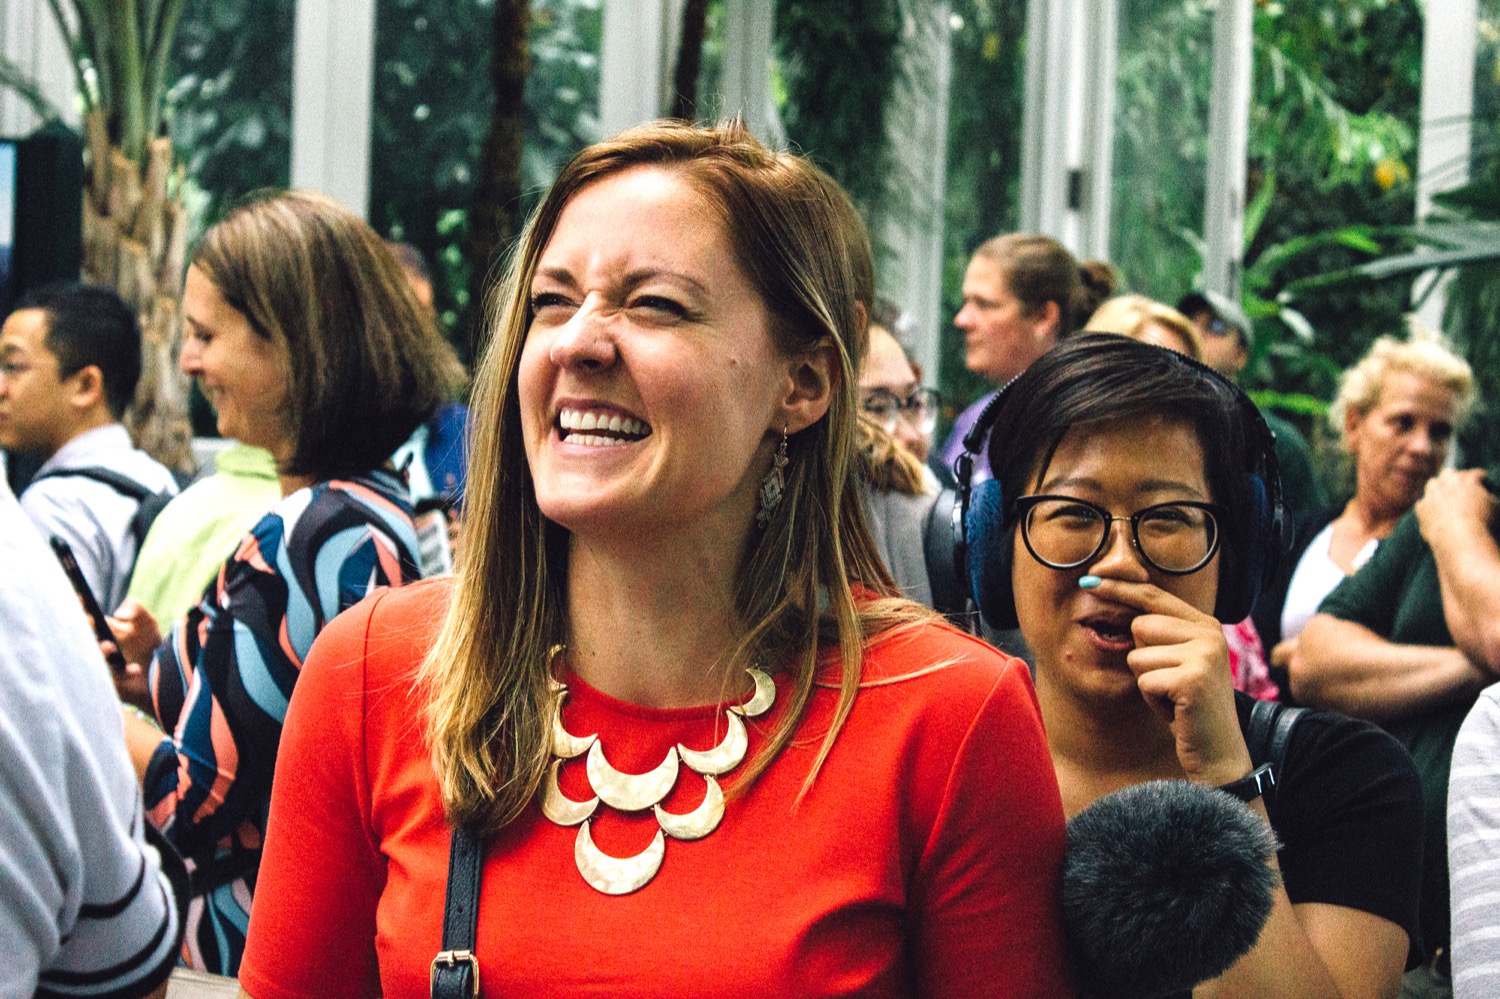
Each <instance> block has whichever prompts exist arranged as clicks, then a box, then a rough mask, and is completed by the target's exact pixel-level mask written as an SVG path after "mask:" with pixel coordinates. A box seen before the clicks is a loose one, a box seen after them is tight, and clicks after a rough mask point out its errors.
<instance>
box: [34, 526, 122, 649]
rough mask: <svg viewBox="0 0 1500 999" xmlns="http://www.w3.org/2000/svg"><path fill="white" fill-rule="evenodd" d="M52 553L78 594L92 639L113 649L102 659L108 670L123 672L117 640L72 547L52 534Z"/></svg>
mask: <svg viewBox="0 0 1500 999" xmlns="http://www.w3.org/2000/svg"><path fill="white" fill-rule="evenodd" d="M52 552H53V554H55V555H56V556H57V560H58V561H59V562H61V563H62V567H63V572H64V573H66V574H67V576H68V582H70V583H72V584H73V592H74V593H77V594H78V599H79V600H80V601H81V602H82V603H83V611H84V613H85V614H87V615H88V616H89V621H90V622H91V623H92V624H93V626H94V637H95V638H97V639H99V641H101V642H109V643H110V645H111V646H112V647H113V651H111V652H110V653H109V654H108V655H106V656H105V657H104V658H105V660H106V661H107V662H108V663H109V668H110V669H112V670H114V671H115V672H116V673H123V672H125V657H124V656H123V655H121V654H120V649H119V639H117V638H115V634H114V632H112V631H110V630H109V624H108V623H107V622H106V621H105V620H104V610H103V609H102V608H101V607H100V606H99V601H98V599H97V598H96V597H95V596H94V591H93V590H91V589H89V581H88V580H86V579H84V578H83V570H82V569H80V568H78V559H77V558H75V557H74V555H73V548H72V546H71V545H69V544H68V543H67V542H66V541H64V540H63V539H62V538H59V537H58V536H57V535H55V534H54V535H53V536H52Z"/></svg>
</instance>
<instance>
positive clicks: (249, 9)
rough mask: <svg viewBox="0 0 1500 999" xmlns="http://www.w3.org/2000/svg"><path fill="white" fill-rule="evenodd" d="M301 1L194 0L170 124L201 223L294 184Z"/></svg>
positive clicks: (175, 55) (175, 57)
mask: <svg viewBox="0 0 1500 999" xmlns="http://www.w3.org/2000/svg"><path fill="white" fill-rule="evenodd" d="M294 16H295V9H294V0H259V2H257V3H253V4H238V3H236V4H230V3H224V2H223V0H186V2H185V3H184V5H183V11H182V21H181V23H180V24H179V26H178V31H177V37H176V40H175V41H174V42H173V46H172V58H171V77H172V79H173V80H174V82H173V83H172V86H171V88H170V89H169V90H168V91H167V94H166V105H167V130H168V133H169V134H170V135H171V136H172V143H173V145H174V146H175V147H176V149H177V151H178V155H179V156H180V157H181V158H182V162H183V163H184V164H185V165H186V167H187V171H188V176H189V178H191V184H192V186H193V187H194V188H195V189H196V191H197V192H199V193H198V195H197V196H196V197H190V198H189V204H190V206H191V207H192V208H193V210H194V211H195V214H196V216H197V223H198V225H197V226H196V229H197V230H198V231H201V230H202V229H203V228H204V227H205V226H207V225H211V224H212V223H213V222H215V221H217V220H218V219H220V218H222V217H223V215H224V213H225V211H227V210H228V208H229V207H230V206H231V205H233V204H234V203H235V202H236V201H239V200H240V199H241V198H243V197H244V196H245V195H246V194H249V193H250V192H252V191H255V190H258V189H260V188H266V187H286V186H287V184H289V183H290V181H291V145H292V140H291V133H292V33H293V18H294Z"/></svg>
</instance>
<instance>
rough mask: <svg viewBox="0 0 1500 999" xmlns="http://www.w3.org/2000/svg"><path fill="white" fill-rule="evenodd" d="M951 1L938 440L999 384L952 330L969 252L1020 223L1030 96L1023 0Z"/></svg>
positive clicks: (1024, 4)
mask: <svg viewBox="0 0 1500 999" xmlns="http://www.w3.org/2000/svg"><path fill="white" fill-rule="evenodd" d="M951 8H952V12H953V14H952V19H951V22H950V26H951V28H952V31H953V34H952V40H953V62H952V72H953V77H952V82H951V85H950V87H949V91H948V92H949V102H948V179H947V191H946V202H947V203H946V211H945V217H944V222H943V247H944V251H943V314H942V327H941V328H940V329H939V331H938V343H939V347H940V352H939V357H940V361H939V374H940V376H941V380H940V382H939V388H941V389H942V393H943V415H944V417H945V420H944V423H943V425H942V426H940V427H939V428H938V440H942V439H943V437H944V435H946V433H947V425H948V423H949V422H950V421H951V420H952V418H953V417H954V416H955V415H957V413H958V412H959V411H960V410H962V409H963V408H964V407H965V406H966V405H968V404H969V403H970V402H973V401H974V400H975V399H977V398H979V397H980V396H981V395H983V394H984V393H985V392H988V391H989V390H990V389H992V388H994V386H993V385H991V384H990V383H989V382H987V381H985V380H984V379H983V378H981V377H979V376H978V375H976V374H974V373H972V372H971V371H969V370H968V369H967V368H965V367H964V346H963V338H962V337H961V336H959V335H957V334H956V333H955V332H954V329H953V317H954V316H956V315H957V314H958V309H959V306H960V305H962V304H963V290H962V289H963V281H964V269H965V268H966V267H968V265H969V257H970V256H971V255H972V254H973V252H974V250H975V249H976V248H977V247H978V246H979V244H980V243H983V242H984V241H985V240H987V239H990V238H991V237H994V236H999V235H1001V234H1002V233H1007V232H1013V231H1014V230H1015V228H1016V225H1017V220H1018V218H1019V208H1020V205H1019V202H1020V182H1021V118H1022V113H1023V110H1024V106H1025V96H1026V95H1025V91H1026V3H1025V0H955V2H954V3H952V4H951Z"/></svg>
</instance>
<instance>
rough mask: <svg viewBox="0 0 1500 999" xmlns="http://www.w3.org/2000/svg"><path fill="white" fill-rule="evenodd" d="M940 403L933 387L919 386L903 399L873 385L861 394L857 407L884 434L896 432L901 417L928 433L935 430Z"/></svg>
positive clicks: (940, 398) (919, 430) (921, 431)
mask: <svg viewBox="0 0 1500 999" xmlns="http://www.w3.org/2000/svg"><path fill="white" fill-rule="evenodd" d="M941 402H942V396H941V395H939V394H938V390H937V389H930V388H919V389H917V390H916V391H915V392H913V393H912V394H911V395H909V396H907V397H906V398H905V399H903V398H901V397H900V396H899V395H897V394H896V393H894V392H892V391H891V390H890V389H884V388H873V389H869V390H868V391H866V392H865V393H864V397H863V398H862V399H861V400H860V408H861V409H863V410H864V411H865V414H866V415H868V416H869V417H870V419H872V420H874V421H875V422H876V423H877V424H879V425H880V428H881V429H882V430H884V431H885V432H886V433H888V434H894V433H895V432H896V427H897V426H898V424H899V421H901V420H905V421H906V422H907V423H909V424H911V426H912V427H914V428H915V429H916V430H917V431H918V432H920V433H922V434H930V433H932V432H933V431H934V430H936V429H937V419H938V406H939V404H940V403H941Z"/></svg>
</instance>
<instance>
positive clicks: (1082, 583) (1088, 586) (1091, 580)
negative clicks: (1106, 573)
mask: <svg viewBox="0 0 1500 999" xmlns="http://www.w3.org/2000/svg"><path fill="white" fill-rule="evenodd" d="M1102 582H1104V580H1102V579H1100V578H1099V577H1098V576H1079V577H1078V586H1079V588H1080V589H1084V590H1092V589H1093V588H1094V587H1096V586H1098V585H1099V584H1100V583H1102Z"/></svg>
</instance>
